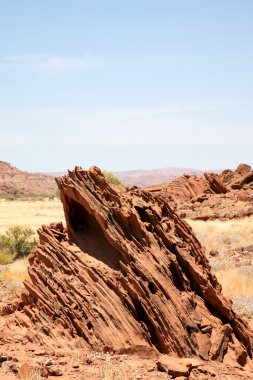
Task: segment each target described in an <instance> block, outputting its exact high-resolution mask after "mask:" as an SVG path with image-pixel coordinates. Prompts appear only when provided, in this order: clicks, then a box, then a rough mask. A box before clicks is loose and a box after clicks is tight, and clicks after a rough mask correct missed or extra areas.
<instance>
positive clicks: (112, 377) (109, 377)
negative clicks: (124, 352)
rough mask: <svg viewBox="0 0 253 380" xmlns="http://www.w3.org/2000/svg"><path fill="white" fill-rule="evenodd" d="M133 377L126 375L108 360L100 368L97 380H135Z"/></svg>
mask: <svg viewBox="0 0 253 380" xmlns="http://www.w3.org/2000/svg"><path fill="white" fill-rule="evenodd" d="M135 379H136V377H135V376H134V375H130V374H126V373H124V372H123V371H122V369H121V368H120V367H119V366H118V365H115V364H113V363H112V362H111V361H110V360H108V361H106V363H105V364H104V365H103V366H102V368H101V372H100V377H99V380H135Z"/></svg>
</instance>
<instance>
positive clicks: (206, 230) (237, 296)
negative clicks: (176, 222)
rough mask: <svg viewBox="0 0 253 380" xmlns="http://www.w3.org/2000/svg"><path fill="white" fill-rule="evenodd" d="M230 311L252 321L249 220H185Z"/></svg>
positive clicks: (252, 232)
mask: <svg viewBox="0 0 253 380" xmlns="http://www.w3.org/2000/svg"><path fill="white" fill-rule="evenodd" d="M188 223H189V224H190V225H191V227H192V228H193V230H194V232H195V233H196V235H197V237H198V238H199V240H200V241H201V243H202V244H203V245H204V247H205V248H206V253H207V255H208V257H209V261H210V264H211V266H212V268H213V270H214V271H215V274H216V276H217V278H218V280H219V282H220V283H221V285H222V289H223V293H224V294H225V295H226V296H227V297H229V298H231V299H232V301H233V304H234V309H235V310H236V311H240V312H242V313H243V314H245V315H247V316H248V317H251V318H252V317H253V217H252V216H250V217H247V218H242V219H234V220H228V221H219V220H215V221H205V222H204V221H197V220H188Z"/></svg>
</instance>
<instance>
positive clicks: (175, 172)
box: [113, 167, 203, 188]
mask: <svg viewBox="0 0 253 380" xmlns="http://www.w3.org/2000/svg"><path fill="white" fill-rule="evenodd" d="M113 174H115V175H116V176H117V177H118V178H119V179H120V180H121V182H122V183H124V184H125V185H128V186H138V187H141V188H144V187H147V186H153V185H157V184H161V183H164V182H168V181H170V180H172V179H174V178H177V177H179V176H181V175H183V174H188V175H195V176H201V175H202V174H203V172H202V171H200V170H196V169H189V168H173V167H172V168H171V167H168V168H163V169H153V170H130V171H120V172H113Z"/></svg>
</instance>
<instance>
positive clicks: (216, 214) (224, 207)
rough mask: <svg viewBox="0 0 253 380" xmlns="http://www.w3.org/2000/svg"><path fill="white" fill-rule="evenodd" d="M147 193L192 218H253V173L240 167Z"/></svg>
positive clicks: (181, 179) (187, 177) (180, 180)
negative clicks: (158, 197) (164, 200)
mask: <svg viewBox="0 0 253 380" xmlns="http://www.w3.org/2000/svg"><path fill="white" fill-rule="evenodd" d="M146 190H148V191H150V192H151V193H152V194H156V195H159V196H162V197H163V198H165V199H166V200H168V201H169V202H170V204H171V205H173V206H174V208H175V209H177V211H178V213H179V215H181V216H182V217H186V218H189V219H200V220H201V219H202V220H209V219H233V218H241V217H244V216H249V215H253V206H252V203H253V170H252V169H251V167H250V166H249V165H246V164H240V165H239V166H238V168H237V169H236V170H235V171H232V170H224V171H223V172H222V173H220V174H215V173H204V175H203V176H202V177H197V176H190V175H187V174H185V175H183V176H181V177H179V178H177V179H175V180H172V181H170V182H168V183H165V184H161V185H156V186H150V187H147V188H146Z"/></svg>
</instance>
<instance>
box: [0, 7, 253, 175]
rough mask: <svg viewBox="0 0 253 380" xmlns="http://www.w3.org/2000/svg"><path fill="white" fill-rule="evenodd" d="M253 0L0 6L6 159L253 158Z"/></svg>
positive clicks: (26, 164)
mask: <svg viewBox="0 0 253 380" xmlns="http://www.w3.org/2000/svg"><path fill="white" fill-rule="evenodd" d="M252 19H253V1H251V0H241V1H238V0H236V1H235V0H206V1H203V0H191V1H189V0H174V1H171V0H152V1H151V0H125V1H123V0H117V1H116V0H106V1H105V0H92V1H85V0H72V1H69V0H43V1H39V0H22V1H20V0H10V1H2V2H1V4H0V42H1V49H0V152H1V155H0V160H3V161H8V162H11V163H12V164H13V165H15V166H18V167H19V168H21V169H24V170H29V171H63V170H66V169H67V168H73V166H75V165H82V166H83V167H84V168H88V167H89V166H91V165H98V166H100V167H102V168H106V169H108V170H126V169H140V168H141V169H152V168H161V167H167V166H177V167H193V168H199V169H218V168H226V167H235V166H236V165H237V164H238V163H240V162H246V163H249V164H251V165H253V154H252V151H253V149H252V148H253V107H252V104H253V103H252V100H253V75H252V73H253V71H252V68H253V38H252V37H253V23H252Z"/></svg>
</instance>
